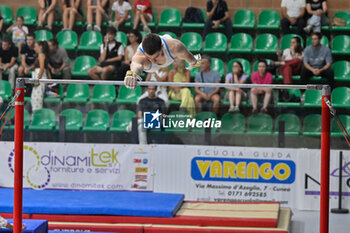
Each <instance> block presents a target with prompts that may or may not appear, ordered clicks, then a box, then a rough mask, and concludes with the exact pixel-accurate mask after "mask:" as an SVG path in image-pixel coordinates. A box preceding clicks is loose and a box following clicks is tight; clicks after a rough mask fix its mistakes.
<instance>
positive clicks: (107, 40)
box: [88, 27, 124, 80]
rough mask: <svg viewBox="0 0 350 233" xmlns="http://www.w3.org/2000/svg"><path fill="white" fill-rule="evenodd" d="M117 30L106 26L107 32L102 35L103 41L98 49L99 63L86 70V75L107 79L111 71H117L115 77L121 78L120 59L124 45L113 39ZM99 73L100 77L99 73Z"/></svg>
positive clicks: (96, 78) (97, 78)
mask: <svg viewBox="0 0 350 233" xmlns="http://www.w3.org/2000/svg"><path fill="white" fill-rule="evenodd" d="M116 33H117V30H115V28H114V27H109V28H107V34H106V36H105V37H104V43H103V44H102V45H101V50H100V58H99V62H100V65H97V66H94V67H92V68H90V69H89V70H88V75H89V76H90V77H91V78H92V79H95V80H100V79H101V80H107V78H108V77H109V76H111V75H112V74H113V73H117V79H119V78H122V77H121V76H122V75H121V74H120V72H121V69H120V68H121V61H122V59H123V56H124V47H123V45H122V44H121V43H119V42H118V41H116V40H115V35H116ZM100 74H101V78H100V76H99V75H100Z"/></svg>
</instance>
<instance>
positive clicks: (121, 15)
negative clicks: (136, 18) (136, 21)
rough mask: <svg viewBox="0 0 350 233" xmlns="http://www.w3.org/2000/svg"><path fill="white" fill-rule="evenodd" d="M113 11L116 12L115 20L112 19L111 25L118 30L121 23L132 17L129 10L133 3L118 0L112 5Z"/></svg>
mask: <svg viewBox="0 0 350 233" xmlns="http://www.w3.org/2000/svg"><path fill="white" fill-rule="evenodd" d="M112 11H114V14H115V17H114V22H113V21H110V22H109V25H110V26H113V27H115V29H117V30H118V28H119V26H120V25H122V24H124V23H125V22H126V21H128V20H129V19H130V14H129V12H130V11H131V5H130V3H129V2H128V1H124V0H116V1H115V2H114V3H113V5H112Z"/></svg>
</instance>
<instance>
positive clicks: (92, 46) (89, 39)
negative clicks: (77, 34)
mask: <svg viewBox="0 0 350 233" xmlns="http://www.w3.org/2000/svg"><path fill="white" fill-rule="evenodd" d="M102 41H103V38H102V34H101V33H100V32H97V31H86V32H84V33H83V34H82V35H81V38H80V44H79V46H78V51H100V47H101V45H102Z"/></svg>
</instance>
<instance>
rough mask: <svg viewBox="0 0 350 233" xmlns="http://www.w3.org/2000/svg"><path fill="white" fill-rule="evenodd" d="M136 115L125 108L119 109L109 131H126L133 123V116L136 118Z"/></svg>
mask: <svg viewBox="0 0 350 233" xmlns="http://www.w3.org/2000/svg"><path fill="white" fill-rule="evenodd" d="M135 116H136V114H135V113H134V112H133V111H130V110H126V109H125V110H124V109H123V110H119V111H117V112H116V113H114V115H113V119H112V125H111V127H110V129H109V131H110V132H121V133H126V132H127V130H126V127H128V126H129V125H130V124H131V122H132V118H134V117H135Z"/></svg>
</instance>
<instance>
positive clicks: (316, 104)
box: [303, 90, 322, 108]
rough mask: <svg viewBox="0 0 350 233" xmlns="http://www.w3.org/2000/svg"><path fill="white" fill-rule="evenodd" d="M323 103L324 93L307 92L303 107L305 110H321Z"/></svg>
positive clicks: (316, 91) (317, 91)
mask: <svg viewBox="0 0 350 233" xmlns="http://www.w3.org/2000/svg"><path fill="white" fill-rule="evenodd" d="M321 103H322V93H321V91H320V90H306V91H305V101H304V105H303V107H305V108H320V107H321Z"/></svg>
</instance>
